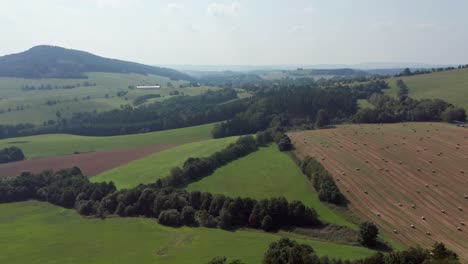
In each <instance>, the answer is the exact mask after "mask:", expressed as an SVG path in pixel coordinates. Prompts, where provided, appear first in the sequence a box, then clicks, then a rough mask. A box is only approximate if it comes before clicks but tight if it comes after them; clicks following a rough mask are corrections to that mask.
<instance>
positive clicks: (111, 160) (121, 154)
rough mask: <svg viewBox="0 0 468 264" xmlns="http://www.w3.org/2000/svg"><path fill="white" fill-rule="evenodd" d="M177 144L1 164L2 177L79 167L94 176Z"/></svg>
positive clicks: (0, 175) (88, 174) (86, 173)
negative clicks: (24, 172) (26, 172)
mask: <svg viewBox="0 0 468 264" xmlns="http://www.w3.org/2000/svg"><path fill="white" fill-rule="evenodd" d="M176 145H177V144H163V145H156V146H150V147H138V148H127V149H116V150H108V151H97V152H89V153H81V154H71V155H63V156H53V157H47V158H37V159H30V160H23V161H18V162H12V163H5V164H0V177H9V176H17V175H19V174H20V173H21V172H23V171H30V172H33V173H39V172H42V171H44V170H49V169H53V170H59V169H65V168H71V167H73V166H76V167H79V168H80V169H81V171H82V172H83V174H84V175H86V176H89V177H91V176H94V175H96V174H99V173H101V172H104V171H106V170H110V169H112V168H115V167H118V166H120V165H123V164H125V163H128V162H130V161H132V160H136V159H139V158H143V157H144V156H146V155H149V154H152V153H155V152H159V151H162V150H165V149H168V148H171V147H174V146H176Z"/></svg>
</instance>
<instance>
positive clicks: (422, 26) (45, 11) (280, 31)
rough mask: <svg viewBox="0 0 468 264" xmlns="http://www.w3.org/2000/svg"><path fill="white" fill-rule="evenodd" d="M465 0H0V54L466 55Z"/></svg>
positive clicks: (252, 59) (330, 58) (250, 58)
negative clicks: (63, 50) (53, 49)
mask: <svg viewBox="0 0 468 264" xmlns="http://www.w3.org/2000/svg"><path fill="white" fill-rule="evenodd" d="M467 10H468V1H466V0H445V1H442V0H440V1H435V0H392V1H379V0H284V1H282V0H217V1H215V0H197V1H183V0H181V1H169V0H167V1H166V0H162V1H157V0H152V1H150V0H41V1H38V0H14V1H11V0H0V36H1V38H0V39H1V42H0V55H4V54H9V53H15V52H20V51H22V50H25V49H28V48H30V47H32V46H34V45H38V44H50V45H58V46H64V47H67V48H74V49H80V50H86V51H89V52H92V53H96V54H98V55H102V56H106V57H113V58H120V59H126V60H132V61H138V62H142V63H147V64H202V65H210V64H223V65H229V64H232V65H267V64H355V63H360V62H382V61H383V62H421V63H434V64H458V63H468V52H467V50H468V19H467V18H466V13H467V12H468V11H467Z"/></svg>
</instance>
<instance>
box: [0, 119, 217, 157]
mask: <svg viewBox="0 0 468 264" xmlns="http://www.w3.org/2000/svg"><path fill="white" fill-rule="evenodd" d="M212 128H213V124H206V125H201V126H194V127H186V128H179V129H172V130H165V131H158V132H151V133H143V134H133V135H125V136H112V137H86V136H75V135H66V134H49V135H38V136H30V137H17V138H9V139H2V140H0V148H5V147H8V146H18V147H20V148H21V149H22V150H23V152H24V154H25V156H26V157H27V158H29V159H30V158H38V157H48V156H58V155H66V154H73V153H75V152H94V151H99V150H114V149H124V148H130V147H143V146H151V145H160V144H180V143H188V142H193V141H199V140H206V139H210V138H211V129H212Z"/></svg>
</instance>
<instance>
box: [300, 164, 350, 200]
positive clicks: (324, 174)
mask: <svg viewBox="0 0 468 264" xmlns="http://www.w3.org/2000/svg"><path fill="white" fill-rule="evenodd" d="M299 165H300V167H301V170H302V172H303V173H304V175H306V177H307V178H308V179H309V180H310V181H312V185H313V186H314V188H315V190H316V191H317V192H318V195H319V199H320V200H321V201H324V202H329V203H333V204H336V205H346V204H347V200H346V198H345V196H344V195H343V194H342V193H341V192H340V189H338V186H336V184H335V181H334V180H333V177H332V176H331V175H330V173H329V172H328V171H327V170H326V169H325V167H323V165H322V164H320V162H318V161H317V160H316V159H314V158H312V157H310V156H307V157H305V158H304V159H303V160H302V161H301V162H300V164H299Z"/></svg>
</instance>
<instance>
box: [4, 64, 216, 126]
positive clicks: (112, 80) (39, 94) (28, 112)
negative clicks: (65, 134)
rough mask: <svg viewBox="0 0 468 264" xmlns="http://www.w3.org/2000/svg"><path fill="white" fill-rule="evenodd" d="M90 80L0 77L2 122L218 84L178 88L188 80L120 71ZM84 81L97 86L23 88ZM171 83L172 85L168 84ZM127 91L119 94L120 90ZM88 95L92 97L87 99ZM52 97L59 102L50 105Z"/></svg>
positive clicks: (200, 89) (33, 119)
mask: <svg viewBox="0 0 468 264" xmlns="http://www.w3.org/2000/svg"><path fill="white" fill-rule="evenodd" d="M87 77H88V78H87V79H22V78H7V77H0V124H18V123H33V124H42V123H43V122H44V121H48V120H56V119H57V117H56V113H57V111H60V113H61V116H62V117H70V116H71V115H72V114H73V113H76V112H83V111H87V112H92V111H107V110H112V109H116V108H119V107H120V106H121V105H127V104H129V105H132V102H133V100H134V99H135V98H137V97H139V96H142V95H145V94H160V95H161V98H154V99H151V100H149V101H148V103H151V102H155V101H157V100H165V99H167V98H170V97H172V96H171V95H170V93H172V92H175V91H178V92H179V93H183V94H185V95H198V94H201V93H203V92H206V91H208V90H217V89H219V88H216V87H207V86H203V87H187V88H179V87H180V85H181V84H186V83H187V82H186V81H173V80H170V79H169V78H166V77H161V76H157V75H141V74H121V73H100V72H99V73H98V72H93V73H88V74H87ZM84 82H89V83H95V84H96V86H89V87H85V86H81V87H78V88H73V89H52V90H32V91H24V90H23V89H22V88H23V87H24V86H25V85H28V86H40V85H48V84H50V85H52V86H55V85H57V86H64V85H76V84H78V83H79V84H83V83H84ZM169 84H170V85H169ZM135 85H160V86H161V88H160V89H147V90H142V89H128V87H129V86H135ZM121 91H124V92H128V93H127V94H125V95H124V96H118V95H117V93H118V92H121ZM88 97H89V98H88ZM49 100H52V101H57V100H58V103H57V104H53V105H47V104H46V102H47V101H49Z"/></svg>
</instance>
